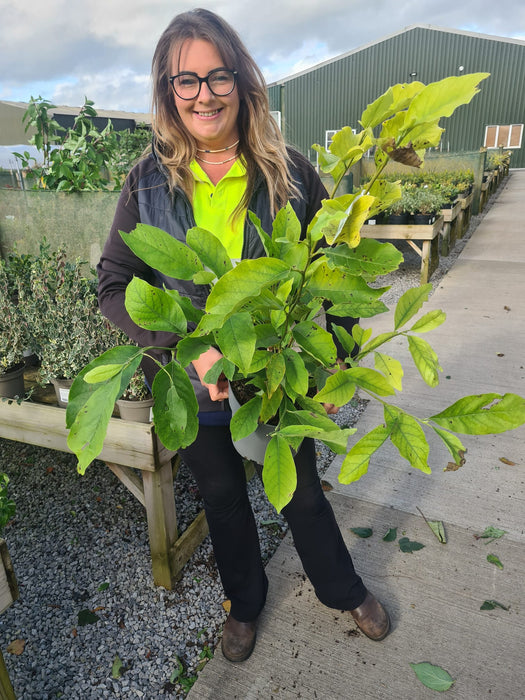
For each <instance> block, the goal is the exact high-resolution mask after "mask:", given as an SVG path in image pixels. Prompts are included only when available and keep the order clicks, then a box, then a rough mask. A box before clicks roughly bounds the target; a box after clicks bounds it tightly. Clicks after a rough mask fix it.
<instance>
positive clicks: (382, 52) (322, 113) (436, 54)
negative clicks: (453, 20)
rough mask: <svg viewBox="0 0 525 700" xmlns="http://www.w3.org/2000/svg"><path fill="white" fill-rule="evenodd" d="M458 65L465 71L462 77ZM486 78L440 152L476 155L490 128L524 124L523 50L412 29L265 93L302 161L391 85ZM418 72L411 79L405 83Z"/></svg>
mask: <svg viewBox="0 0 525 700" xmlns="http://www.w3.org/2000/svg"><path fill="white" fill-rule="evenodd" d="M460 66H463V71H460V70H459V68H460ZM475 72H489V73H491V76H490V78H488V79H487V80H485V81H483V83H482V85H481V92H480V93H479V94H478V95H477V96H476V97H475V98H474V99H473V101H472V102H471V104H470V105H468V106H464V107H460V108H459V109H458V110H457V112H456V113H455V114H454V115H453V116H452V117H451V118H450V119H444V120H442V126H443V127H445V129H446V131H445V133H444V135H443V139H442V148H443V150H450V151H463V150H477V149H479V148H480V147H481V146H482V145H483V138H484V134H485V127H486V126H487V125H490V124H523V122H524V121H525V89H524V84H525V43H524V42H513V41H511V40H509V41H504V40H503V41H502V40H499V39H496V38H494V39H493V38H485V37H484V35H474V36H473V35H471V34H467V33H462V32H457V33H456V32H452V31H450V32H449V31H444V30H436V29H433V28H428V27H414V28H410V29H408V30H406V31H405V32H402V33H400V34H397V35H395V36H392V37H390V38H388V39H386V40H384V41H381V42H378V43H377V44H374V45H371V46H368V47H365V48H363V49H361V50H359V51H356V52H353V53H351V54H348V55H345V56H343V57H341V58H339V59H334V60H333V61H331V62H329V63H326V64H325V65H322V66H319V67H318V68H316V69H312V70H311V71H309V72H307V73H304V74H302V75H298V76H296V77H295V78H291V79H289V80H285V81H282V83H280V84H273V85H271V86H270V87H269V96H270V103H271V106H272V107H271V108H272V109H275V110H280V111H281V112H282V118H283V130H284V133H285V136H286V139H287V141H288V142H289V143H291V144H293V145H295V146H297V148H298V149H299V150H300V151H302V152H303V153H304V154H305V155H309V154H310V155H311V157H312V159H314V158H315V154H314V153H313V152H311V151H310V147H311V145H312V144H313V143H320V144H322V145H324V140H325V131H326V130H327V129H340V128H341V127H343V126H347V125H348V126H351V127H354V128H357V129H358V130H359V129H360V127H359V124H358V119H359V117H360V116H361V113H362V112H363V110H364V109H365V107H366V106H367V105H368V104H369V103H370V102H372V101H373V100H374V99H375V98H376V97H378V96H379V95H380V94H382V93H383V92H384V91H385V90H386V89H387V88H388V87H389V86H390V85H393V84H395V83H404V82H410V81H411V80H412V79H415V80H420V81H421V82H423V83H430V82H433V81H435V80H441V79H442V78H445V77H447V76H449V75H460V74H461V73H463V74H466V73H475ZM412 73H416V76H415V77H411V74H412ZM511 165H512V167H525V143H522V147H521V148H520V149H516V150H514V151H513V157H512V162H511Z"/></svg>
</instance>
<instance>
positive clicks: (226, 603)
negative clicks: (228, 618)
mask: <svg viewBox="0 0 525 700" xmlns="http://www.w3.org/2000/svg"><path fill="white" fill-rule="evenodd" d="M222 607H223V608H224V609H225V610H226V612H227V613H229V612H230V610H231V608H232V602H231V600H224V601H223V603H222Z"/></svg>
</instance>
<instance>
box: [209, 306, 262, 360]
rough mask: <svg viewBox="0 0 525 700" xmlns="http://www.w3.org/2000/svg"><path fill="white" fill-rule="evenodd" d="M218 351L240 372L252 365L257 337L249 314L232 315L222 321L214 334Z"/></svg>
mask: <svg viewBox="0 0 525 700" xmlns="http://www.w3.org/2000/svg"><path fill="white" fill-rule="evenodd" d="M215 336H216V339H217V344H218V346H219V349H220V351H221V352H222V354H223V355H225V356H226V357H227V358H228V359H229V360H231V362H234V363H235V364H236V365H237V367H239V369H240V370H241V371H242V372H247V371H248V370H249V368H250V365H251V363H252V358H253V353H254V352H255V343H256V340H257V336H256V334H255V329H254V327H253V321H252V318H251V316H250V314H249V313H247V312H243V313H238V314H234V315H233V316H230V318H228V319H226V321H224V324H223V325H222V327H221V328H219V330H218V331H217V332H216V334H215Z"/></svg>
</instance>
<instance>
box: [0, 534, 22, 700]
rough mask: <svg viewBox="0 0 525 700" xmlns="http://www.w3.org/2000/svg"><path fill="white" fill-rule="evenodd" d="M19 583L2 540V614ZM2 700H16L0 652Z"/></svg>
mask: <svg viewBox="0 0 525 700" xmlns="http://www.w3.org/2000/svg"><path fill="white" fill-rule="evenodd" d="M19 595H20V593H19V591H18V583H17V580H16V576H15V572H14V569H13V563H12V561H11V557H10V556H9V552H8V550H7V544H6V541H5V540H2V539H0V612H4V610H5V609H6V608H8V607H9V606H10V605H11V604H12V603H13V602H14V601H15V600H16V599H17V598H18V597H19ZM0 700H16V696H15V692H14V690H13V686H12V685H11V680H10V679H9V674H8V672H7V668H6V665H5V661H4V657H3V655H2V652H1V651H0Z"/></svg>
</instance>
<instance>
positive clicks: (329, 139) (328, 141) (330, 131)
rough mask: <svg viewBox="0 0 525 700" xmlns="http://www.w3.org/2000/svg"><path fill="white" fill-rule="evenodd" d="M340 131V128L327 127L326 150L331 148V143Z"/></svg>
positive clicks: (325, 135)
mask: <svg viewBox="0 0 525 700" xmlns="http://www.w3.org/2000/svg"><path fill="white" fill-rule="evenodd" d="M338 131H339V129H327V130H326V131H325V132H324V147H325V148H326V150H328V149H329V148H330V144H331V143H332V139H333V138H334V136H335V135H336V134H337V132H338Z"/></svg>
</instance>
